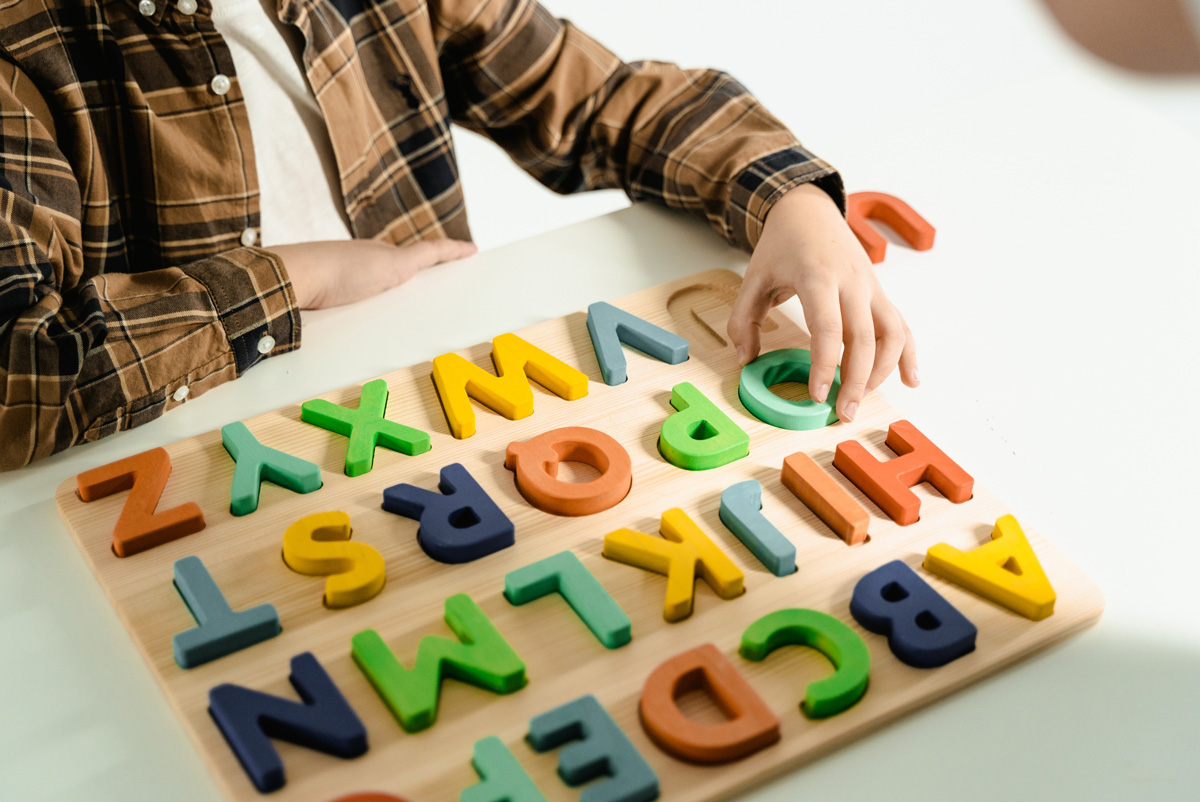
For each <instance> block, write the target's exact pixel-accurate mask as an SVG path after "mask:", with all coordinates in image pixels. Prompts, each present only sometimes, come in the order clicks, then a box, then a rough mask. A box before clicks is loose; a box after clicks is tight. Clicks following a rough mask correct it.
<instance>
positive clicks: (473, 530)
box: [383, 462, 516, 564]
mask: <svg viewBox="0 0 1200 802" xmlns="http://www.w3.org/2000/svg"><path fill="white" fill-rule="evenodd" d="M438 490H439V491H441V492H440V493H435V492H433V491H432V490H425V489H424V488H420V487H416V486H415V485H409V484H398V485H392V486H391V487H389V488H387V489H385V490H384V491H383V508H384V509H385V510H387V511H388V512H394V513H396V514H397V515H402V516H404V517H405V518H411V519H413V520H414V521H418V522H419V523H420V526H419V528H418V529H417V542H418V543H420V544H421V548H422V549H424V550H425V553H426V554H428V555H429V556H430V557H432V558H433V559H435V560H437V561H438V562H441V563H451V564H454V563H469V562H471V561H473V560H478V559H480V558H481V557H486V556H488V555H489V554H494V553H495V552H497V551H500V550H501V549H506V548H508V547H509V546H511V545H512V544H513V543H514V542H516V530H515V529H514V528H513V524H512V521H510V520H509V518H508V516H507V515H505V514H504V513H503V512H501V511H500V508H499V507H498V506H497V505H496V502H494V501H492V497H491V496H489V495H488V494H487V491H486V490H484V489H483V488H482V487H480V486H479V483H478V482H476V481H475V479H474V477H472V476H471V474H469V473H468V472H467V469H466V468H464V467H463V466H462V465H461V464H460V463H457V462H455V463H453V464H451V465H447V466H446V467H444V468H442V474H441V481H439V482H438Z"/></svg>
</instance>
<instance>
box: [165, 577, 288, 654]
mask: <svg viewBox="0 0 1200 802" xmlns="http://www.w3.org/2000/svg"><path fill="white" fill-rule="evenodd" d="M175 589H176V590H178V591H179V595H180V596H182V597H183V602H184V604H186V605H187V607H188V610H190V611H191V613H192V617H193V618H195V619H196V626H195V627H193V628H192V629H188V630H184V631H183V632H180V633H179V634H178V635H176V636H175V637H174V639H173V640H172V645H173V647H174V650H175V662H176V663H177V664H178V665H179V667H180V668H195V667H196V666H199V665H203V664H205V663H207V662H209V661H210V660H216V659H217V658H218V657H224V656H225V655H227V654H233V653H234V652H237V651H241V650H242V649H246V648H248V647H250V646H253V645H254V644H256V643H262V642H263V641H265V640H269V639H271V638H273V637H275V636H276V635H278V634H279V633H280V632H281V631H282V628H281V627H280V625H279V613H278V612H276V611H275V607H274V606H273V605H270V604H260V605H258V606H256V607H251V608H250V609H248V610H242V611H241V612H237V613H235V612H234V611H233V608H231V607H230V606H229V602H227V601H225V594H223V593H221V589H220V588H219V587H217V583H216V582H214V581H213V578H212V576H211V575H210V574H209V573H208V569H207V568H205V567H204V562H203V561H202V560H201V559H200V558H199V557H196V556H191V557H184V558H183V559H182V560H176V561H175Z"/></svg>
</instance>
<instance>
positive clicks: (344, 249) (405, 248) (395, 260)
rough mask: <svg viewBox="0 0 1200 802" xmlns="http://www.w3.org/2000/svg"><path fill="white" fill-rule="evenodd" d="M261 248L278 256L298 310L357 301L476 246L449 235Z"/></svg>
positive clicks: (451, 259)
mask: <svg viewBox="0 0 1200 802" xmlns="http://www.w3.org/2000/svg"><path fill="white" fill-rule="evenodd" d="M267 250H269V251H272V252H273V253H276V254H278V255H279V257H280V258H281V259H283V267H284V269H285V270H286V271H287V274H288V277H289V278H290V279H291V281H292V291H293V292H295V293H296V303H297V304H298V305H299V306H300V308H301V309H324V308H327V307H330V306H341V305H342V304H348V303H353V302H354V301H361V300H362V299H364V298H369V297H371V296H373V295H378V294H379V293H381V292H383V291H384V290H390V289H391V288H392V287H395V286H397V285H399V284H403V283H404V282H406V281H408V280H409V279H411V278H412V277H413V276H415V275H416V274H417V273H419V272H420V271H422V270H424V269H426V268H428V267H433V266H434V265H438V264H441V263H442V262H452V261H454V260H455V259H465V258H466V257H468V256H471V255H472V254H474V253H475V252H476V251H477V250H478V248H476V247H475V245H474V244H472V243H470V242H461V241H459V240H452V239H439V240H426V241H424V242H417V243H413V244H412V245H402V246H399V247H398V246H395V245H390V244H388V243H386V242H379V241H378V240H370V239H352V240H328V241H324V242H301V243H297V244H294V245H277V246H275V247H273V248H268V249H267Z"/></svg>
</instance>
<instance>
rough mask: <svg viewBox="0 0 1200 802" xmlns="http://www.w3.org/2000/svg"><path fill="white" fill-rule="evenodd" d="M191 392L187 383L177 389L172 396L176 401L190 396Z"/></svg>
mask: <svg viewBox="0 0 1200 802" xmlns="http://www.w3.org/2000/svg"><path fill="white" fill-rule="evenodd" d="M190 392H191V390H189V389H188V386H187V385H186V384H185V385H183V386H182V387H180V388H179V389H178V390H176V391H175V392H174V393H173V394H172V395H171V397H172V398H174V399H175V400H176V401H182V400H183V399H185V398H187V397H188V393H190Z"/></svg>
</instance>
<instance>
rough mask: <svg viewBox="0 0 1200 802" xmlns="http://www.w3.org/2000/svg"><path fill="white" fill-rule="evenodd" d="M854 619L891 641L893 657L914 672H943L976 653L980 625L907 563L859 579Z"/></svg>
mask: <svg viewBox="0 0 1200 802" xmlns="http://www.w3.org/2000/svg"><path fill="white" fill-rule="evenodd" d="M850 615H852V616H854V620H855V621H857V622H858V623H859V624H860V625H861V626H862V627H863V629H866V630H869V631H871V632H874V633H876V634H877V635H884V636H886V637H887V639H888V648H890V649H891V650H892V654H894V655H896V657H897V658H899V660H900V661H901V662H902V663H906V664H908V665H910V666H913V667H914V668H938V667H939V666H944V665H946V664H947V663H949V662H951V661H953V660H957V659H958V658H960V657H962V656H963V655H964V654H968V653H970V652H972V651H974V650H975V635H976V632H977V630H976V629H975V625H974V624H972V623H971V622H970V621H968V620H967V617H966V616H965V615H963V614H962V613H960V612H959V611H958V609H957V608H956V607H955V606H954V605H953V604H951V603H950V602H948V601H946V600H945V599H944V598H943V597H942V595H941V594H940V593H938V592H937V591H936V590H934V589H933V588H931V587H930V586H929V584H928V583H927V582H926V581H925V580H924V579H921V577H919V576H917V574H916V572H915V571H913V569H911V568H909V567H908V566H907V565H905V563H904V561H903V560H893V561H892V562H890V563H887V564H886V565H882V566H880V567H879V568H876V569H875V570H874V571H872V572H871V573H869V574H867V575H865V576H864V577H863V578H862V579H860V580H858V584H857V585H855V586H854V595H853V596H852V597H851V599H850Z"/></svg>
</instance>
